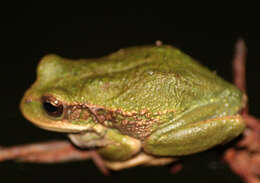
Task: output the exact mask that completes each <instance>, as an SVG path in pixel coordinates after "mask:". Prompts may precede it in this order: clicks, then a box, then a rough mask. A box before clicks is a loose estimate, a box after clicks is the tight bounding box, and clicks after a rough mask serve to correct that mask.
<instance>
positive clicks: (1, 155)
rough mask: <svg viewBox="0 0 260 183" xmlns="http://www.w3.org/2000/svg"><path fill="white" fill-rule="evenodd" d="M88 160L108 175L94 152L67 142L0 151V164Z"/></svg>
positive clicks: (46, 143) (16, 147)
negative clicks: (13, 161) (3, 162)
mask: <svg viewBox="0 0 260 183" xmlns="http://www.w3.org/2000/svg"><path fill="white" fill-rule="evenodd" d="M90 158H91V159H92V160H93V161H94V163H95V164H96V166H97V167H98V168H99V169H100V171H101V172H102V173H103V174H104V175H108V174H109V171H108V169H107V168H106V166H105V164H104V162H103V160H102V158H101V157H100V156H99V155H98V153H97V152H96V151H83V150H79V149H76V148H75V147H74V146H73V145H72V144H71V143H70V142H69V141H51V142H44V143H37V144H28V145H20V146H15V147H8V148H1V149H0V162H1V161H6V160H18V161H23V162H33V163H59V162H65V161H73V160H85V159H90Z"/></svg>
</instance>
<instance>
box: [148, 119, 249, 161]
mask: <svg viewBox="0 0 260 183" xmlns="http://www.w3.org/2000/svg"><path fill="white" fill-rule="evenodd" d="M244 128H245V124H244V122H243V118H242V117H241V116H240V115H238V114H237V115H230V116H225V117H217V118H213V119H208V120H202V121H198V122H191V123H187V124H185V125H183V126H180V127H176V124H169V125H168V126H165V127H163V128H161V129H159V130H157V131H155V132H154V133H152V134H151V135H150V136H149V137H148V138H147V139H146V140H145V142H144V144H143V148H144V151H145V152H147V153H150V154H153V155H160V156H180V155H188V154H193V153H196V152H201V151H204V150H207V149H209V148H211V147H213V146H215V145H218V144H221V143H225V142H227V141H229V140H231V139H233V138H234V137H236V136H238V135H239V134H240V133H241V132H242V131H243V129H244Z"/></svg>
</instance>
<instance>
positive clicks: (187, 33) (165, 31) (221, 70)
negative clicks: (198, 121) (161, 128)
mask: <svg viewBox="0 0 260 183" xmlns="http://www.w3.org/2000/svg"><path fill="white" fill-rule="evenodd" d="M39 6H40V5H39ZM126 6H127V5H125V6H124V8H119V9H118V8H116V7H113V8H107V7H106V6H105V5H104V7H96V8H92V7H84V8H82V10H77V9H76V11H84V12H93V13H92V14H95V16H93V15H91V16H74V11H73V12H72V11H71V10H73V9H74V8H72V7H71V9H70V8H68V9H66V10H63V14H59V13H58V11H57V9H62V8H57V9H55V8H54V9H52V13H55V16H54V15H52V14H51V13H50V9H49V7H46V8H43V9H41V10H40V9H39V8H38V7H37V6H36V7H30V6H21V7H20V5H16V6H15V9H13V8H10V7H9V9H8V11H6V12H4V14H3V16H2V18H4V19H3V21H2V23H1V43H0V44H1V47H2V48H1V55H2V56H1V72H0V76H1V77H0V84H1V90H0V92H1V95H0V96H1V105H0V107H1V108H0V111H1V120H0V121H1V122H0V124H1V127H0V129H1V132H0V146H11V145H17V144H23V143H31V142H39V141H46V140H51V139H65V138H66V137H65V136H64V135H63V134H57V133H53V132H47V131H44V130H41V129H38V128H37V127H34V126H33V125H32V124H30V123H29V122H28V121H26V120H25V119H24V118H23V117H22V115H21V114H20V111H19V108H18V105H19V101H20V99H21V97H22V96H23V93H24V91H25V90H26V89H27V88H28V87H29V86H30V84H31V83H32V82H33V81H34V79H35V69H36V66H37V63H38V61H39V59H40V58H41V57H42V56H43V55H45V54H47V53H56V54H59V55H61V56H64V57H68V58H89V57H100V56H103V55H106V54H108V53H111V52H113V51H116V50H118V49H120V48H122V47H129V46H134V45H144V44H154V42H155V41H156V40H161V41H163V43H164V44H170V45H174V46H175V47H177V48H180V49H182V50H183V51H184V52H186V53H188V54H189V55H191V56H193V57H194V58H196V59H198V60H200V61H201V63H202V64H204V65H206V66H207V67H209V68H210V69H211V70H215V71H217V73H218V74H219V75H221V76H222V77H224V78H225V79H226V80H228V81H232V72H231V60H232V54H233V47H234V44H235V41H236V40H237V39H238V38H239V37H242V38H244V39H245V41H246V43H247V46H248V50H249V51H248V62H247V82H248V95H249V104H250V111H251V113H252V114H254V115H258V116H259V112H258V111H259V110H258V103H260V96H259V94H258V93H259V92H260V87H259V76H260V74H259V66H260V64H259V60H260V54H259V46H258V45H259V41H260V37H259V36H258V34H259V33H258V30H257V23H258V22H257V16H253V17H248V18H247V17H245V16H241V17H237V16H236V13H237V12H236V13H233V12H230V15H231V16H223V17H220V16H219V15H220V14H221V10H219V11H218V12H217V13H216V14H215V16H212V17H211V16H209V15H208V13H205V14H202V16H200V17H196V16H195V15H196V11H195V12H194V13H188V10H186V9H185V8H184V9H183V11H182V13H179V14H178V13H177V14H174V13H173V12H172V11H169V10H165V9H160V8H157V7H154V8H140V7H138V8H126ZM168 9H170V10H171V8H168ZM175 9H176V7H175ZM177 9H178V8H177ZM74 10H75V9H74ZM117 10H119V15H120V16H119V15H112V14H113V13H114V12H115V11H117ZM56 11H57V12H56ZM165 12H167V13H168V14H167V15H166V14H165V15H162V14H163V13H165ZM238 14H239V15H241V14H243V12H239V13H238ZM232 15H235V16H232ZM253 18H256V20H254V19H253ZM225 147H226V146H225ZM225 147H217V148H214V149H212V150H209V151H207V152H204V153H199V154H197V155H193V156H188V157H185V158H184V160H183V161H184V168H183V170H182V171H181V172H180V173H178V174H176V175H172V174H170V173H169V167H167V166H166V167H136V168H132V169H128V170H123V171H120V172H113V174H112V176H110V177H105V176H103V175H101V173H100V172H99V171H98V170H97V168H96V167H95V166H94V165H93V163H92V162H91V161H82V162H74V163H62V164H55V165H46V164H45V165H37V164H28V163H17V162H13V161H8V162H4V163H0V178H1V182H2V180H5V181H10V182H18V181H19V182H23V181H26V182H47V181H53V182H54V181H63V182H72V181H73V182H90V181H97V182H99V181H100V182H101V181H102V182H105V181H106V182H122V181H125V182H141V181H142V182H143V181H147V182H157V183H158V182H160V181H165V182H166V181H171V182H190V181H194V182H240V181H241V180H240V179H239V177H237V176H236V175H235V174H233V173H232V172H231V171H230V170H229V167H228V166H227V165H226V164H225V163H223V161H222V160H221V153H222V152H223V150H224V148H225Z"/></svg>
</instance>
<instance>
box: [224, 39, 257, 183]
mask: <svg viewBox="0 0 260 183" xmlns="http://www.w3.org/2000/svg"><path fill="white" fill-rule="evenodd" d="M235 49H236V50H235V56H234V61H233V71H234V83H235V85H236V86H237V87H238V88H240V89H241V90H242V91H243V92H244V93H245V94H246V79H245V78H246V77H245V75H246V71H245V63H246V53H247V49H246V46H245V43H244V41H243V40H238V42H237V44H236V47H235ZM241 114H242V116H243V118H244V120H245V123H246V125H247V129H246V130H245V131H244V133H243V139H242V140H241V141H240V142H238V143H237V145H236V147H232V148H229V149H228V150H227V151H226V152H225V155H224V159H225V161H227V162H228V164H229V165H230V168H231V169H232V170H233V171H234V172H235V173H237V174H238V175H240V176H241V177H242V178H243V179H244V181H245V182H246V183H260V179H259V176H260V119H257V118H255V117H253V116H251V115H249V114H248V105H246V106H245V108H244V109H243V111H242V112H241Z"/></svg>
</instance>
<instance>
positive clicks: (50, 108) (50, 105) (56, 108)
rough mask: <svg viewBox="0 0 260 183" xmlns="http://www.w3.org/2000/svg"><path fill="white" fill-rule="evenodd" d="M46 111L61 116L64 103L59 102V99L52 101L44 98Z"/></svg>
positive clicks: (50, 114)
mask: <svg viewBox="0 0 260 183" xmlns="http://www.w3.org/2000/svg"><path fill="white" fill-rule="evenodd" d="M42 105H43V108H44V110H45V112H46V113H47V114H48V115H49V116H52V117H60V116H61V115H62V113H63V105H62V104H59V102H58V101H57V100H55V101H53V102H52V101H51V100H49V99H46V98H45V99H43V102H42Z"/></svg>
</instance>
